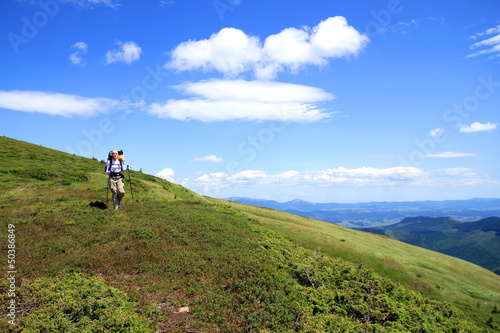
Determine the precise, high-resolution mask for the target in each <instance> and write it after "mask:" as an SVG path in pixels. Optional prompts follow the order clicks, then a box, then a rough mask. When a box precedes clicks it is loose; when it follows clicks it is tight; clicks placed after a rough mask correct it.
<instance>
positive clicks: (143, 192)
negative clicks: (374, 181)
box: [0, 137, 500, 332]
mask: <svg viewBox="0 0 500 333" xmlns="http://www.w3.org/2000/svg"><path fill="white" fill-rule="evenodd" d="M102 171H103V164H102V163H101V162H99V161H95V160H91V159H85V158H81V157H78V156H72V155H68V154H64V153H61V152H57V151H54V150H50V149H46V148H43V147H40V146H36V145H32V144H28V143H24V142H20V141H16V140H12V139H8V138H5V137H0V219H1V222H2V228H3V229H2V230H4V232H2V233H0V235H1V238H0V242H1V243H2V244H8V240H9V239H12V237H10V236H9V235H12V234H14V235H15V246H16V258H15V260H16V262H15V267H14V268H15V269H16V271H17V273H16V285H15V287H16V289H15V297H14V298H12V297H11V296H9V294H10V293H9V291H10V289H12V286H11V285H10V284H9V281H8V280H7V279H5V278H4V279H2V282H1V283H0V287H1V289H2V294H1V295H2V298H1V303H2V304H1V306H2V309H7V305H8V304H10V303H9V302H11V301H12V299H14V300H15V302H16V310H15V311H16V312H15V314H16V325H10V324H9V323H8V320H9V317H7V316H6V314H7V313H8V310H2V311H3V312H2V316H1V320H0V329H3V330H4V331H12V332H21V331H23V332H40V331H43V330H44V329H47V328H49V329H50V330H49V331H57V332H103V331H105V332H155V331H160V332H162V331H163V332H190V331H191V332H194V331H196V332H318V331H329V332H360V331H367V332H381V331H384V332H421V331H426V332H454V331H456V332H459V331H465V332H480V331H483V330H484V329H488V327H489V326H493V327H494V326H495V325H497V323H498V322H499V317H498V314H492V313H491V312H492V310H493V306H494V305H497V304H500V298H499V294H500V292H499V290H498V288H499V283H498V282H499V280H498V277H497V276H496V275H488V271H486V270H482V269H479V268H478V267H477V266H473V265H470V264H468V263H465V262H462V261H458V260H453V259H450V258H449V257H446V256H443V255H439V254H437V253H434V252H430V251H427V252H419V251H422V250H420V249H419V250H418V251H417V250H416V249H415V248H413V247H410V246H408V245H405V244H403V243H399V242H395V241H392V240H390V239H388V238H386V237H380V236H377V235H370V236H368V235H369V234H364V233H360V232H355V231H352V230H348V229H344V228H340V227H336V228H333V229H331V228H332V227H333V226H332V225H331V224H328V223H322V222H318V221H314V220H309V219H305V218H299V217H297V216H293V215H290V214H286V213H280V212H276V211H272V210H267V209H262V208H256V207H252V206H246V205H239V204H230V203H228V202H224V201H219V200H215V199H211V198H204V197H201V196H199V195H197V194H195V193H193V192H191V191H188V190H187V189H185V188H183V187H182V186H179V185H175V184H171V183H168V182H167V181H164V180H161V179H158V178H155V177H152V176H149V175H145V174H142V173H139V172H131V177H132V185H133V189H134V199H135V200H134V202H132V200H131V198H130V192H129V184H128V182H127V183H126V190H127V196H126V199H125V201H124V202H123V208H122V209H121V210H119V211H114V210H111V209H99V208H98V207H93V206H91V205H90V204H91V203H96V202H102V201H105V198H106V185H105V184H106V176H105V175H104V174H103V172H102ZM9 226H10V227H11V229H10V230H14V231H13V232H12V233H9V232H8V230H9ZM9 237H10V238H9ZM370 244H371V246H370ZM3 248H4V253H5V256H6V257H7V247H6V246H4V247H3ZM318 250H319V251H318ZM422 253H423V255H424V256H427V258H424V257H421V256H422ZM389 254H390V256H389ZM388 256H389V257H388ZM417 258H420V259H417ZM445 263H446V264H445ZM360 264H362V265H360ZM415 264H417V268H418V269H419V270H418V272H415V271H413V270H414V269H415V267H414V265H415ZM412 265H413V266H412ZM418 265H420V266H418ZM386 268H387V269H386ZM456 270H458V271H462V270H469V273H468V274H469V277H468V279H466V278H465V276H466V275H467V274H465V273H463V272H457V271H456ZM4 271H5V277H7V276H8V273H7V269H6V270H4ZM419 272H420V273H419ZM416 274H421V275H422V277H421V280H418V279H417V278H415V276H416ZM433 274H437V275H436V276H440V277H443V276H447V280H442V281H440V287H439V288H438V287H436V285H435V284H432V283H433V282H431V281H430V280H428V279H429V278H430V277H431V276H433ZM439 274H441V275H439ZM437 278H438V277H436V279H437ZM426 279H427V280H426ZM414 280H415V281H416V280H418V281H416V282H415V281H414ZM452 281H454V282H455V285H454V284H453V282H452ZM472 281H474V285H469V286H467V285H466V284H467V283H472ZM417 282H418V283H417ZM9 288H10V289H9ZM410 289H417V290H420V291H423V292H424V293H425V294H426V295H427V296H429V295H430V296H432V297H433V298H436V299H437V300H431V299H429V298H426V297H423V296H421V294H420V293H419V292H415V291H411V290H410ZM442 300H445V301H448V302H453V303H456V304H459V305H460V304H461V303H464V306H463V307H462V308H463V310H464V311H465V312H466V314H465V315H464V313H463V312H462V311H460V310H458V309H456V308H455V307H454V306H452V305H449V304H447V303H444V302H442ZM486 302H487V303H488V305H486V304H485V303H486ZM477 303H479V306H476V304H477ZM470 304H472V305H471V307H472V308H473V309H469V308H468V307H467V306H468V305H470ZM184 306H188V307H189V309H190V311H189V312H184V313H181V312H179V311H178V309H179V308H180V307H184ZM490 317H491V319H490ZM488 320H489V326H488V325H486V322H487V321H488Z"/></svg>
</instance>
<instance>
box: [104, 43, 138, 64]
mask: <svg viewBox="0 0 500 333" xmlns="http://www.w3.org/2000/svg"><path fill="white" fill-rule="evenodd" d="M117 45H118V48H117V49H115V50H112V51H108V52H107V53H106V64H111V63H114V62H124V63H126V64H130V63H132V62H134V61H137V60H139V58H140V56H141V53H142V49H141V48H140V47H139V46H138V45H137V44H136V43H134V42H125V43H122V42H118V43H117Z"/></svg>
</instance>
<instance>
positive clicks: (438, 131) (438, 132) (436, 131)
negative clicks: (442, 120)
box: [428, 127, 444, 136]
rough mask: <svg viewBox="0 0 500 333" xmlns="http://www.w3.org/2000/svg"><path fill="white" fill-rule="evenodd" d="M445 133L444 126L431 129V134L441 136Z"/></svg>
mask: <svg viewBox="0 0 500 333" xmlns="http://www.w3.org/2000/svg"><path fill="white" fill-rule="evenodd" d="M443 134H444V129H442V128H439V127H438V128H433V129H431V130H430V131H429V134H428V135H429V136H441V135H443Z"/></svg>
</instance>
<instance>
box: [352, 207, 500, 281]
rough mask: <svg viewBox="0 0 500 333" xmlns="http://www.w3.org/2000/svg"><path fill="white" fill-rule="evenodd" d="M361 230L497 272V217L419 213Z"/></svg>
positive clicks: (499, 267)
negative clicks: (473, 219) (467, 219)
mask: <svg viewBox="0 0 500 333" xmlns="http://www.w3.org/2000/svg"><path fill="white" fill-rule="evenodd" d="M361 230H362V231H367V232H371V233H376V234H381V235H385V236H387V237H390V238H393V239H396V240H399V241H402V242H405V243H408V244H412V245H415V246H419V247H423V248H426V249H429V250H433V251H436V252H440V253H444V254H448V255H451V256H454V257H457V258H460V259H464V260H467V261H469V262H472V263H475V264H477V265H479V266H482V267H484V268H486V269H489V270H491V271H493V272H495V273H496V274H499V275H500V218H499V217H489V218H486V219H482V220H479V221H476V222H466V223H464V222H460V221H457V220H455V219H452V218H449V217H438V218H431V217H422V216H419V217H412V218H405V219H404V220H402V221H401V222H399V223H396V224H393V225H389V226H385V227H381V228H366V229H361Z"/></svg>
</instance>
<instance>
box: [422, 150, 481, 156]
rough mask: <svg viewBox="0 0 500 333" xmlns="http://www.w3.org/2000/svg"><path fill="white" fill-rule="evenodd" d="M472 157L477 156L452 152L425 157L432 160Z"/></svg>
mask: <svg viewBox="0 0 500 333" xmlns="http://www.w3.org/2000/svg"><path fill="white" fill-rule="evenodd" d="M470 156H476V155H475V154H469V153H456V152H452V151H446V152H443V153H437V154H428V155H424V157H431V158H456V157H470Z"/></svg>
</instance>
